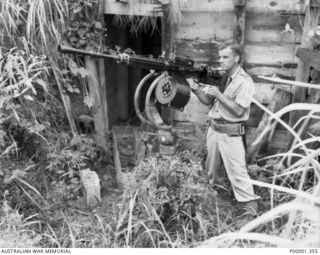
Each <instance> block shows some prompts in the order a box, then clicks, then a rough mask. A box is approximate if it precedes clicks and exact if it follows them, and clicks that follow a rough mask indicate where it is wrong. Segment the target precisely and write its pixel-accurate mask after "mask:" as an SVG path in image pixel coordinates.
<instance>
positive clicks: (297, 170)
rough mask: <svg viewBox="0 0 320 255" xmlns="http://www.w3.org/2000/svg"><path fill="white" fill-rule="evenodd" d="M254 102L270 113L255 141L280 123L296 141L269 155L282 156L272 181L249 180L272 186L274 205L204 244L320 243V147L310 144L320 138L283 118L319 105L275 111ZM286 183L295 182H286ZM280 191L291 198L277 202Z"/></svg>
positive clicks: (257, 245) (290, 245)
mask: <svg viewBox="0 0 320 255" xmlns="http://www.w3.org/2000/svg"><path fill="white" fill-rule="evenodd" d="M254 103H256V104H257V105H258V106H259V107H261V108H262V109H263V110H264V111H265V112H267V113H268V114H269V115H270V117H269V123H268V126H267V127H266V129H265V130H264V132H263V134H261V136H260V137H258V140H257V141H255V142H258V141H259V139H261V138H262V137H263V136H264V135H266V134H268V133H269V132H273V130H274V129H275V127H276V125H277V124H278V123H279V124H281V125H282V126H284V127H285V128H286V129H287V130H288V132H290V134H291V135H292V136H293V137H294V138H295V139H296V141H297V142H296V143H294V144H293V146H292V148H291V149H290V150H289V151H288V152H286V153H281V154H277V155H273V156H270V157H269V158H276V159H277V160H279V164H278V165H277V166H276V168H274V170H275V171H274V176H273V181H272V183H266V182H262V181H258V180H251V181H250V182H251V183H252V184H254V185H255V186H256V187H265V188H268V189H269V190H270V194H271V199H270V202H271V205H272V207H271V209H270V210H269V211H267V212H265V213H264V214H262V215H261V216H259V217H258V218H256V219H254V220H253V221H251V222H249V223H247V224H246V225H245V226H243V227H242V228H241V229H240V230H239V231H236V232H232V233H223V234H221V235H218V236H215V237H212V238H210V239H209V240H207V241H206V242H204V243H202V244H201V247H266V248H267V247H319V245H320V241H319V240H320V218H319V215H320V207H319V205H320V182H319V180H320V178H319V177H320V164H319V161H318V160H317V159H318V157H319V155H320V150H319V149H317V148H316V149H312V147H309V145H310V144H312V143H315V142H319V141H320V139H319V137H317V136H311V137H310V138H305V137H300V136H299V134H301V133H302V132H301V130H296V129H294V128H291V127H289V126H288V125H287V124H286V123H284V122H283V121H282V120H281V116H283V115H284V114H285V113H288V112H291V111H296V110H299V111H300V110H307V111H310V112H312V114H309V116H308V117H309V118H312V117H313V113H319V112H320V107H319V105H317V104H302V103H300V104H291V105H289V106H286V107H284V108H283V109H281V110H280V111H278V112H276V113H272V112H270V111H269V110H268V109H266V108H265V107H263V106H262V105H261V104H259V103H258V102H257V101H256V100H254ZM303 118H304V119H305V118H306V117H303ZM302 121H303V120H299V122H302ZM297 150H299V152H298V153H297ZM292 156H295V157H296V161H295V162H292V163H291V164H288V165H286V164H285V162H286V160H287V159H288V158H291V157H292ZM289 162H291V161H289ZM279 178H280V179H283V180H285V181H284V182H281V183H280V184H276V179H279ZM288 180H289V181H288ZM286 183H289V184H290V185H293V186H289V187H285V186H283V185H284V184H286ZM279 191H280V192H281V193H282V194H283V196H287V197H288V198H289V199H287V202H283V203H281V204H280V205H278V206H274V203H273V202H274V195H275V193H277V192H279ZM277 219H283V222H284V223H282V224H281V225H279V224H278V225H276V224H275V222H276V221H277Z"/></svg>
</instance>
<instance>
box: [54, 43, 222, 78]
mask: <svg viewBox="0 0 320 255" xmlns="http://www.w3.org/2000/svg"><path fill="white" fill-rule="evenodd" d="M58 51H59V52H61V53H66V54H75V55H83V56H91V57H96V58H105V59H110V60H114V61H116V62H117V63H120V64H127V65H138V66H142V67H145V68H148V69H154V70H160V71H168V72H169V73H170V72H173V73H184V74H188V75H190V76H193V75H195V76H198V77H199V78H203V77H205V76H212V77H218V76H219V74H218V70H219V69H218V68H217V69H213V70H207V69H206V68H203V67H194V61H193V60H192V59H183V58H178V57H176V58H174V59H162V58H161V59H155V58H147V57H142V56H139V55H129V54H126V53H119V54H117V55H112V54H104V53H98V52H94V51H86V50H79V49H75V48H72V47H69V46H65V45H59V46H58Z"/></svg>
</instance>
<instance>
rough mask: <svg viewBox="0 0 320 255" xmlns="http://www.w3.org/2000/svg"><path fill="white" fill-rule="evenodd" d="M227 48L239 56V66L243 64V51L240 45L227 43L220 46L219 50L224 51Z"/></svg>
mask: <svg viewBox="0 0 320 255" xmlns="http://www.w3.org/2000/svg"><path fill="white" fill-rule="evenodd" d="M226 48H230V49H231V50H232V52H233V53H234V54H236V55H238V56H239V64H241V61H242V56H243V51H242V47H241V46H240V44H237V43H228V42H226V43H222V44H220V45H219V50H224V49H226Z"/></svg>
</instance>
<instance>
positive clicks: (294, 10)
mask: <svg viewBox="0 0 320 255" xmlns="http://www.w3.org/2000/svg"><path fill="white" fill-rule="evenodd" d="M236 2H237V1H234V0H225V1H219V0H198V1H188V5H186V6H185V7H184V9H183V17H184V19H183V22H182V24H179V25H177V26H175V30H174V35H175V36H174V38H173V44H174V46H175V50H176V54H177V55H178V56H181V57H187V58H193V59H195V61H196V62H199V63H209V64H210V63H213V62H214V61H216V60H217V57H218V45H219V44H220V43H221V42H224V41H227V40H228V41H230V40H232V39H233V38H234V22H235V20H234V15H235V13H234V12H235V7H234V4H235V3H236ZM304 12H305V6H304V5H303V4H301V3H300V1H299V0H282V1H270V0H259V1H258V0H247V3H246V15H245V30H244V63H243V66H244V68H245V69H246V70H247V72H248V73H249V74H250V75H251V76H252V77H253V79H254V81H255V84H256V93H255V97H256V99H258V100H259V101H260V102H261V103H263V104H265V105H268V104H269V102H270V101H271V100H272V98H273V94H274V92H275V88H274V86H273V85H272V84H270V83H266V82H262V81H261V80H259V79H258V78H257V76H258V75H267V76H268V75H273V74H278V75H283V76H286V77H287V78H292V79H294V77H295V74H296V67H297V61H298V59H297V58H296V57H295V51H296V48H297V47H298V46H299V45H300V43H301V37H302V25H303V24H302V23H303V21H304ZM287 24H289V26H290V29H292V31H291V30H288V31H285V28H286V25H287ZM290 31H291V32H290ZM190 111H194V112H196V114H192V113H190ZM252 111H253V113H252V114H251V117H250V118H251V119H250V120H249V121H248V124H249V126H252V125H253V127H256V125H257V123H259V121H260V118H261V117H262V116H261V114H258V113H259V110H258V109H256V107H255V106H253V108H252ZM206 113H207V111H205V110H204V109H203V107H200V106H199V103H198V102H197V99H191V100H190V102H189V105H187V106H186V108H185V110H184V112H183V113H181V112H175V113H174V118H175V119H176V120H178V121H195V122H199V119H201V120H202V119H206Z"/></svg>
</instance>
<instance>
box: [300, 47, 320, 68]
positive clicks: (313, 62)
mask: <svg viewBox="0 0 320 255" xmlns="http://www.w3.org/2000/svg"><path fill="white" fill-rule="evenodd" d="M296 56H297V57H298V58H299V59H300V60H301V61H303V62H304V63H308V64H309V65H310V66H312V67H313V68H314V69H317V70H318V71H320V51H316V50H312V49H308V48H302V47H299V48H298V49H297V51H296Z"/></svg>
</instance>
